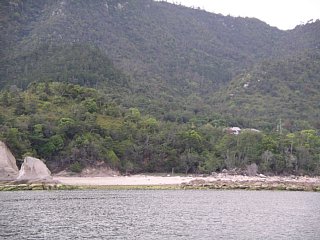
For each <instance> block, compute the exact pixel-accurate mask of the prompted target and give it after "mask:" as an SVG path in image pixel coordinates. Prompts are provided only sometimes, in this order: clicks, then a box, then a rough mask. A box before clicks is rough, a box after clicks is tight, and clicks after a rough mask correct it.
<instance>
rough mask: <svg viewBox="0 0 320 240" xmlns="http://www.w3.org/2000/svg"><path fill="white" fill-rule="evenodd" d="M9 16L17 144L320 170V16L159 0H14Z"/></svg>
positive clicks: (7, 82) (130, 161)
mask: <svg viewBox="0 0 320 240" xmlns="http://www.w3.org/2000/svg"><path fill="white" fill-rule="evenodd" d="M0 16H1V17H0V31H1V34H0V44H1V47H0V56H1V58H0V87H1V106H0V107H1V115H0V116H1V123H2V125H1V132H0V136H1V138H2V139H3V140H4V141H6V142H7V143H8V144H9V145H10V147H11V148H12V149H13V151H15V153H16V154H17V156H18V157H19V158H20V157H22V156H23V155H25V154H31V155H35V156H38V157H41V158H44V159H46V160H47V161H48V162H49V164H50V166H51V168H52V169H56V170H57V169H63V168H65V167H70V168H73V169H74V170H79V169H81V168H82V167H84V166H86V165H94V164H95V163H96V162H98V161H104V162H105V163H106V164H107V165H109V166H110V167H112V168H115V169H119V170H121V171H134V172H141V171H171V170H172V168H175V169H176V170H177V171H179V172H211V171H216V170H222V169H223V168H228V169H231V168H234V167H238V168H245V166H247V165H249V164H251V163H253V162H254V163H256V164H258V166H259V170H260V171H262V172H276V173H283V172H295V173H298V172H303V171H306V172H309V173H316V172H317V171H319V161H320V159H319V156H320V155H319V154H320V152H319V151H320V149H319V144H320V143H319V133H318V130H319V126H320V123H319V114H320V105H319V102H320V94H319V93H318V92H319V90H320V89H319V88H320V81H319V80H320V64H319V63H320V53H319V49H320V21H316V22H313V23H308V24H306V25H301V26H297V27H296V28H295V29H294V30H290V31H281V30H279V29H277V28H274V27H270V26H269V25H267V24H266V23H264V22H262V21H260V20H258V19H253V18H240V17H238V18H236V17H231V16H222V15H219V14H213V13H208V12H205V11H202V10H197V9H190V8H186V7H183V6H177V5H172V4H169V3H166V2H158V1H157V2H155V1H152V0H136V1H125V0H97V1H85V0H50V1H47V0H24V1H22V0H3V1H1V2H0ZM231 126H238V127H241V128H257V129H259V130H261V132H250V131H249V132H246V131H244V132H243V133H241V134H240V135H238V136H234V135H230V134H227V132H226V131H225V129H226V128H228V127H231ZM280 130H281V131H280ZM311 139H312V140H311ZM266 154H267V155H266ZM266 156H267V158H266ZM266 159H267V160H266ZM266 161H267V162H266Z"/></svg>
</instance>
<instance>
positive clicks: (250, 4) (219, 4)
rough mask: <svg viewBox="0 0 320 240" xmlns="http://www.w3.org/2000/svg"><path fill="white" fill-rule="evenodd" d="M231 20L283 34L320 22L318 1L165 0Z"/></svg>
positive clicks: (319, 4) (319, 2)
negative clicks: (253, 23) (260, 23)
mask: <svg viewBox="0 0 320 240" xmlns="http://www.w3.org/2000/svg"><path fill="white" fill-rule="evenodd" d="M167 2H171V3H176V4H181V5H185V6H188V7H196V8H197V7H200V8H201V9H205V10H206V11H208V12H214V13H221V14H223V15H231V16H234V17H238V16H240V17H254V18H258V19H260V20H262V21H264V22H266V23H268V24H269V25H271V26H274V27H278V28H279V29H282V30H288V29H293V28H295V26H297V25H300V24H305V23H307V22H308V21H309V20H311V19H314V20H316V19H320V0H167Z"/></svg>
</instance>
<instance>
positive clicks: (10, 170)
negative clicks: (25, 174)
mask: <svg viewBox="0 0 320 240" xmlns="http://www.w3.org/2000/svg"><path fill="white" fill-rule="evenodd" d="M18 173H19V169H18V167H17V163H16V159H15V157H14V156H13V155H12V153H11V152H10V150H9V148H8V147H7V146H6V145H5V144H4V143H3V142H1V141H0V180H2V181H7V180H9V181H10V180H15V179H16V178H17V176H18Z"/></svg>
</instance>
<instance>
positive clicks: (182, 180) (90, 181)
mask: <svg viewBox="0 0 320 240" xmlns="http://www.w3.org/2000/svg"><path fill="white" fill-rule="evenodd" d="M53 180H55V181H59V182H61V183H62V184H65V185H78V186H81V185H87V186H95V185H96V186H135V185H137V186H138V185H139V186H146V185H149V186H156V185H159V186H161V185H181V184H205V183H220V182H223V183H230V184H232V183H266V184H272V183H291V184H312V185H320V178H319V177H306V176H299V177H297V176H289V177H281V176H273V177H266V176H263V175H261V176H255V177H249V176H242V175H226V174H217V175H215V176H208V177H197V176H185V177H183V176H149V175H132V176H113V177H110V176H107V177H72V176H70V177H66V176H63V177H61V176H54V177H53Z"/></svg>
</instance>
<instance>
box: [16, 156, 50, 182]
mask: <svg viewBox="0 0 320 240" xmlns="http://www.w3.org/2000/svg"><path fill="white" fill-rule="evenodd" d="M17 180H18V181H24V180H27V181H51V180H52V176H51V172H50V170H49V169H48V168H47V166H46V165H45V164H44V162H42V161H41V160H40V159H37V158H33V157H26V158H25V159H24V161H23V164H22V165H21V169H20V171H19V176H18V178H17Z"/></svg>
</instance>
